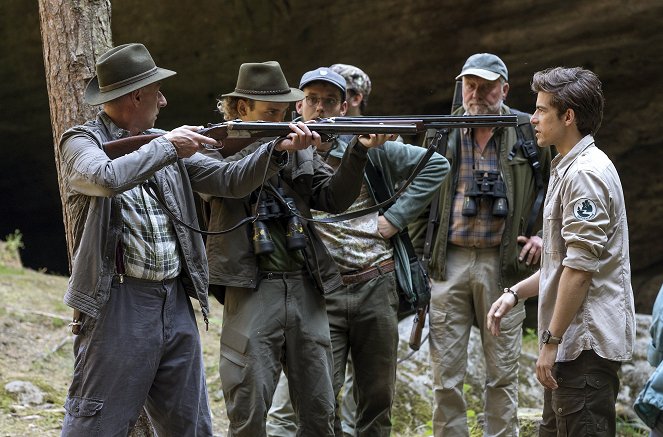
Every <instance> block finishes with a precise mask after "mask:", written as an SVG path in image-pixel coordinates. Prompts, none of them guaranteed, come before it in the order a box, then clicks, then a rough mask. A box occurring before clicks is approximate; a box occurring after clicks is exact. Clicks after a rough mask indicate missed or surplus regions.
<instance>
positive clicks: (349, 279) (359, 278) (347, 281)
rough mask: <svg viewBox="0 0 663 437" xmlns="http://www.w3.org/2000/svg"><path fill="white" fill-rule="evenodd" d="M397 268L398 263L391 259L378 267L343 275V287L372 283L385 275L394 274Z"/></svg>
mask: <svg viewBox="0 0 663 437" xmlns="http://www.w3.org/2000/svg"><path fill="white" fill-rule="evenodd" d="M395 268H396V263H395V262H394V260H393V259H389V260H387V261H382V262H381V263H379V264H378V265H376V266H372V267H368V268H366V269H364V270H360V271H358V272H354V273H348V274H347V275H341V278H342V279H343V285H351V284H361V283H362V282H366V281H370V280H371V279H374V278H377V277H378V276H381V275H384V274H385V273H389V272H393V271H394V269H395Z"/></svg>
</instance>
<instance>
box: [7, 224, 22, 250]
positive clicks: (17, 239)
mask: <svg viewBox="0 0 663 437" xmlns="http://www.w3.org/2000/svg"><path fill="white" fill-rule="evenodd" d="M24 247H25V245H24V244H23V234H21V231H19V230H18V229H16V230H14V233H13V234H9V235H7V236H6V237H5V250H6V251H8V252H11V253H16V252H18V250H19V249H23V248H24Z"/></svg>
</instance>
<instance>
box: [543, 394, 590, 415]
mask: <svg viewBox="0 0 663 437" xmlns="http://www.w3.org/2000/svg"><path fill="white" fill-rule="evenodd" d="M557 390H559V389H557ZM557 390H555V391H557ZM555 391H553V396H552V403H551V405H552V409H553V411H554V412H555V414H556V415H558V416H568V415H569V414H574V413H577V412H578V411H580V410H582V409H583V408H584V407H585V398H584V397H583V396H574V395H568V396H565V395H564V394H563V393H561V394H560V393H557V394H556V393H555Z"/></svg>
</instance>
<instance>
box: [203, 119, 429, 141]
mask: <svg viewBox="0 0 663 437" xmlns="http://www.w3.org/2000/svg"><path fill="white" fill-rule="evenodd" d="M417 121H418V120H402V121H399V122H398V123H384V124H383V123H377V122H372V123H370V122H369V123H366V122H365V121H363V120H362V121H361V122H355V121H350V122H343V123H337V122H331V121H327V119H324V120H321V121H320V122H318V123H307V124H306V126H308V128H309V129H311V130H312V131H315V132H318V133H320V134H327V135H348V134H353V135H363V134H373V133H375V134H380V133H382V134H404V135H405V134H416V133H417V132H419V131H421V129H422V125H421V123H418V122H417ZM225 125H226V126H227V128H228V137H234V138H238V137H249V136H250V137H259V136H260V134H259V133H262V132H264V133H270V135H268V136H278V135H287V134H289V133H291V132H292V130H291V129H290V126H289V125H290V123H285V122H282V123H279V122H276V123H269V122H244V121H229V122H226V123H225ZM210 129H213V126H212V127H210ZM201 133H202V134H203V135H205V133H204V132H201Z"/></svg>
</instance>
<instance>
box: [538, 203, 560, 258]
mask: <svg viewBox="0 0 663 437" xmlns="http://www.w3.org/2000/svg"><path fill="white" fill-rule="evenodd" d="M562 215H563V211H562V204H561V202H559V201H558V200H554V201H552V202H551V203H550V204H548V205H546V206H545V208H544V211H543V220H544V225H543V252H544V253H546V254H549V255H555V254H560V253H564V250H565V245H564V239H563V238H562Z"/></svg>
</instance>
